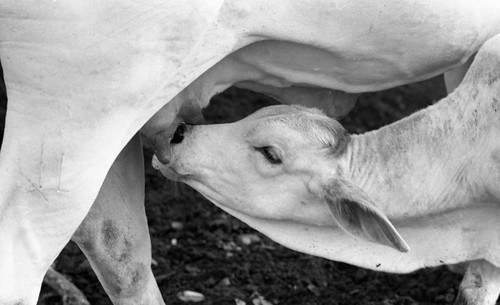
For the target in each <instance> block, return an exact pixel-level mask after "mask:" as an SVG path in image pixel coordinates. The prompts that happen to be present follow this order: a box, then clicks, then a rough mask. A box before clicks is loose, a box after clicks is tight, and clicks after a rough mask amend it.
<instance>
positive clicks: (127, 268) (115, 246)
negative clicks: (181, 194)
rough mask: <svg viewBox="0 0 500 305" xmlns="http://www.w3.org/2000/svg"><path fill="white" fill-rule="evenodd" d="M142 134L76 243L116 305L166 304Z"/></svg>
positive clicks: (113, 174) (121, 162)
mask: <svg viewBox="0 0 500 305" xmlns="http://www.w3.org/2000/svg"><path fill="white" fill-rule="evenodd" d="M143 167H144V166H143V156H142V146H141V140H140V136H139V135H136V136H134V138H133V139H132V140H131V141H130V142H129V143H128V144H127V146H126V147H125V148H124V149H123V151H122V152H121V153H120V155H119V156H118V158H117V159H116V161H115V162H114V163H113V166H112V167H111V169H110V171H109V172H108V175H107V176H106V180H104V183H103V185H102V187H101V190H100V191H99V195H98V196H97V199H96V201H95V202H94V205H93V206H92V208H91V210H90V212H89V214H88V215H87V217H86V218H85V220H84V221H83V222H82V224H81V225H80V227H79V228H78V230H77V231H76V233H75V235H74V236H73V238H72V239H73V241H75V242H76V243H77V244H78V246H79V247H80V248H81V249H82V251H83V252H84V253H85V255H86V256H87V258H88V259H89V261H90V264H91V265H92V268H93V269H94V270H95V272H96V274H97V276H98V278H99V280H100V281H101V283H102V285H103V286H104V289H105V290H106V292H107V293H108V295H109V296H110V298H111V299H112V301H113V303H114V304H120V305H124V304H151V305H157V304H164V302H163V300H162V297H161V294H160V291H159V289H158V286H157V284H156V281H155V279H154V276H153V273H152V271H151V242H150V237H149V230H148V225H147V219H146V214H145V211H144V168H143Z"/></svg>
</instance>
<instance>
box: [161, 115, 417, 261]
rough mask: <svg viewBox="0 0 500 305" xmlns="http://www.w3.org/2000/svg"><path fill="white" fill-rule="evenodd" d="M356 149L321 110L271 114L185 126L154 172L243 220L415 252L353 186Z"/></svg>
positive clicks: (172, 140) (343, 132)
mask: <svg viewBox="0 0 500 305" xmlns="http://www.w3.org/2000/svg"><path fill="white" fill-rule="evenodd" d="M349 141H350V136H349V134H348V133H347V132H346V131H345V129H344V128H343V127H342V126H341V125H340V124H339V123H338V122H337V121H335V120H333V119H331V118H329V117H327V116H325V115H324V114H323V113H322V112H320V111H319V110H316V109H307V108H303V107H299V106H271V107H266V108H263V109H261V110H259V111H257V112H255V113H254V114H252V115H250V116H248V117H247V118H245V119H243V120H241V121H238V122H235V123H230V124H219V125H196V126H193V125H185V124H183V125H180V126H179V127H178V129H177V131H176V133H175V134H174V136H173V137H172V139H171V141H170V145H169V146H168V147H165V148H164V149H162V151H158V152H157V154H156V156H155V157H154V159H153V166H154V167H155V168H156V169H158V170H160V171H161V172H162V173H163V174H164V175H165V176H166V177H167V178H169V179H172V180H176V181H180V182H184V183H186V184H188V185H190V186H192V187H193V188H195V189H196V190H197V191H199V192H200V193H201V194H203V195H204V196H205V197H207V198H208V199H209V200H211V201H212V202H214V203H215V204H217V205H220V206H223V207H227V208H229V209H232V210H236V211H238V212H239V213H243V214H246V215H250V216H252V217H257V218H263V219H270V220H279V221H291V222H299V223H302V224H307V225H312V226H331V227H335V226H339V227H340V228H342V229H343V230H345V231H346V232H348V233H350V234H352V235H354V236H356V237H361V238H364V239H367V240H370V241H373V242H377V243H381V244H384V245H388V246H391V247H394V248H396V249H398V250H399V251H402V252H406V251H408V246H407V244H406V242H405V241H404V240H403V239H402V238H401V236H400V235H399V234H398V232H397V231H396V229H395V228H394V226H393V225H392V224H391V223H390V221H389V220H388V219H387V217H386V216H385V215H384V213H383V212H382V211H381V210H380V209H379V208H377V205H376V204H375V203H374V202H373V201H372V200H371V199H370V198H369V196H368V195H367V194H366V193H365V192H364V191H363V190H362V189H361V188H359V187H358V186H356V185H355V184H354V183H351V182H350V181H349V179H348V177H347V175H346V173H345V170H344V169H346V168H347V167H348V158H347V157H346V154H347V153H346V152H347V151H348V149H349ZM157 156H158V157H157Z"/></svg>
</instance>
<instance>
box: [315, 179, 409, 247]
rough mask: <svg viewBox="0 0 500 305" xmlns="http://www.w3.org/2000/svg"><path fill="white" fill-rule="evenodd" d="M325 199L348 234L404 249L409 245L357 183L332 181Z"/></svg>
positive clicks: (326, 187)
mask: <svg viewBox="0 0 500 305" xmlns="http://www.w3.org/2000/svg"><path fill="white" fill-rule="evenodd" d="M324 191H325V192H324V194H325V195H324V197H325V198H324V199H325V201H326V203H327V204H328V206H329V208H330V211H331V212H332V215H333V218H334V219H335V221H336V222H337V224H338V225H339V226H340V227H341V228H342V229H343V230H345V231H346V232H347V233H349V234H352V235H354V236H356V237H361V238H364V239H367V240H369V241H373V242H376V243H379V244H382V245H386V246H390V247H393V248H395V249H397V250H399V251H401V252H408V251H409V250H410V248H409V247H408V244H407V243H406V242H405V241H404V239H403V238H402V237H401V235H399V233H398V231H396V228H394V226H393V225H392V223H391V222H390V221H389V219H387V217H386V216H385V215H384V213H383V212H382V211H381V210H380V209H379V208H377V206H376V205H375V203H374V202H373V201H372V200H370V198H369V197H368V195H367V194H366V193H365V192H364V191H363V190H362V189H361V188H359V187H358V186H356V185H354V184H352V183H350V182H348V181H345V180H341V179H334V180H331V181H329V183H328V185H326V186H325V189H324Z"/></svg>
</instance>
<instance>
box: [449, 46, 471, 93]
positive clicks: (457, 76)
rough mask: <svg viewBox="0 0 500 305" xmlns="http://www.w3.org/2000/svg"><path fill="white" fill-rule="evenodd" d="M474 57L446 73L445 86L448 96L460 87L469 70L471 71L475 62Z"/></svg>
mask: <svg viewBox="0 0 500 305" xmlns="http://www.w3.org/2000/svg"><path fill="white" fill-rule="evenodd" d="M474 56H475V55H472V56H471V57H470V58H469V59H468V60H467V61H466V62H465V63H464V64H463V65H461V66H459V67H457V68H455V69H453V70H450V71H447V72H445V73H444V84H445V86H446V92H448V94H450V93H452V92H453V90H455V88H457V87H458V85H460V83H461V82H462V80H463V79H464V76H465V73H467V70H469V67H470V65H471V64H472V62H473V61H474Z"/></svg>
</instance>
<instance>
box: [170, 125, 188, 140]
mask: <svg viewBox="0 0 500 305" xmlns="http://www.w3.org/2000/svg"><path fill="white" fill-rule="evenodd" d="M185 132H186V124H185V123H181V124H179V126H177V129H176V130H175V132H174V135H173V136H172V139H171V140H170V144H179V143H181V142H182V140H184V133H185Z"/></svg>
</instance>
